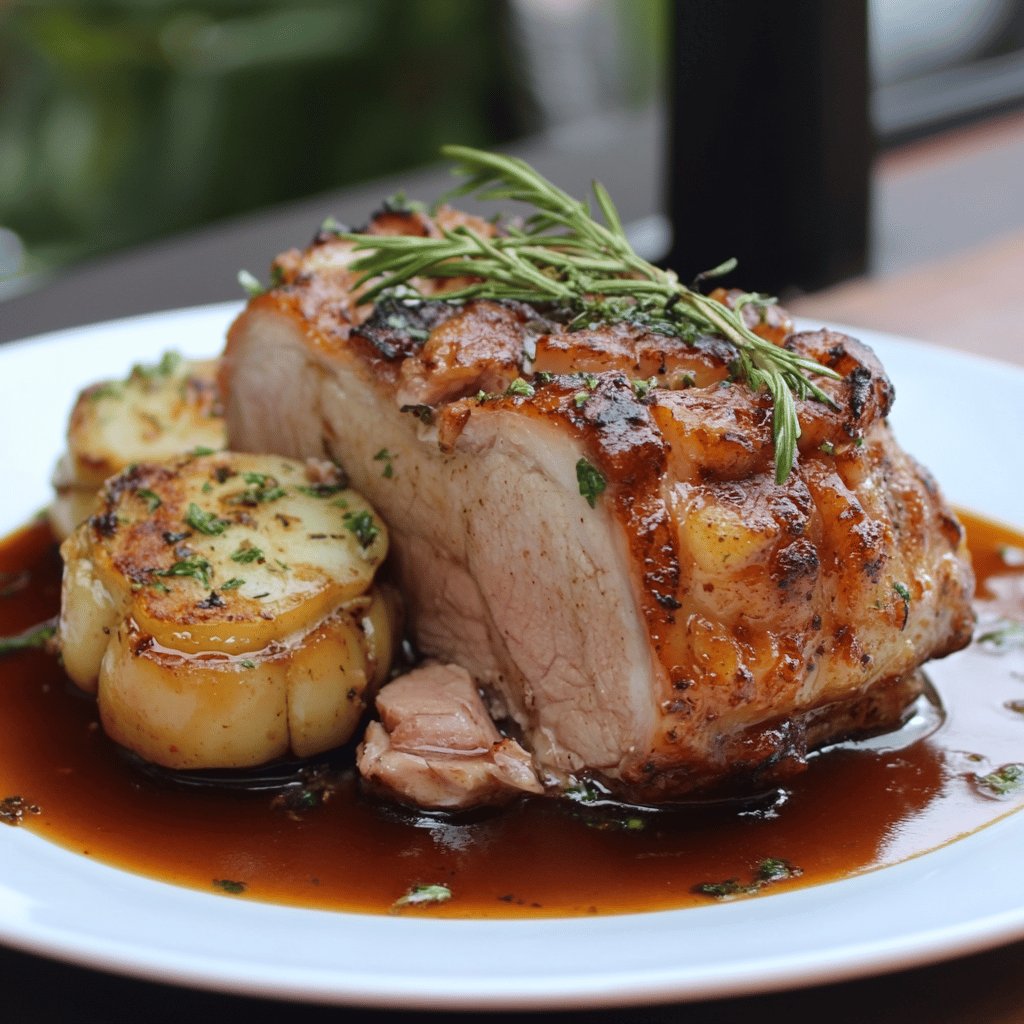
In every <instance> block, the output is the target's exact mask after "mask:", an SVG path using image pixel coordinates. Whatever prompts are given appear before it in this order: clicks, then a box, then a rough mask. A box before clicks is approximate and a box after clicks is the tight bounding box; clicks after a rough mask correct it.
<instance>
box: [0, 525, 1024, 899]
mask: <svg viewBox="0 0 1024 1024" xmlns="http://www.w3.org/2000/svg"><path fill="white" fill-rule="evenodd" d="M963 518H964V521H965V523H966V525H967V529H968V535H969V537H970V541H971V550H972V554H973V557H974V562H975V568H976V571H977V572H978V576H979V599H980V600H979V609H980V612H981V616H982V623H983V625H982V626H981V627H979V633H983V632H985V631H986V628H987V627H986V626H985V625H984V623H985V621H986V619H987V618H989V617H1004V618H1011V619H1016V620H1018V621H1024V536H1022V535H1020V534H1017V533H1014V532H1012V531H1010V530H1006V529H1003V528H1000V527H997V526H994V525H992V524H989V523H986V522H984V521H982V520H980V519H977V518H976V517H973V516H970V515H965V516H964V517H963ZM0 572H2V573H3V574H4V575H3V576H0V635H11V634H13V633H16V632H19V631H20V630H22V629H24V628H26V627H28V626H31V625H33V624H35V623H37V622H39V621H41V620H43V619H46V618H48V617H49V616H51V615H53V614H55V612H56V611H57V608H58V605H59V596H60V594H59V590H60V560H59V557H58V555H57V553H56V550H55V548H54V546H53V544H52V541H51V539H50V536H49V533H48V531H47V529H46V528H45V527H43V526H33V527H30V528H27V529H25V530H23V531H21V532H19V533H18V534H15V535H14V536H13V537H11V538H9V539H8V540H7V541H6V542H4V543H3V545H2V546H0ZM926 673H927V676H928V678H929V679H930V680H931V681H932V683H933V684H934V686H935V689H936V690H937V691H938V693H939V695H940V698H941V703H942V705H943V706H944V708H945V712H946V715H947V718H946V720H945V722H944V723H942V724H941V725H940V726H939V727H938V728H937V729H934V731H932V732H931V734H930V735H928V736H927V738H924V739H919V740H917V741H916V742H911V741H912V740H913V737H914V736H915V735H917V734H920V733H923V732H927V730H928V728H929V723H931V725H932V726H934V724H935V722H936V721H937V718H936V716H937V715H938V714H939V712H937V711H936V710H935V708H933V707H929V706H928V705H927V704H925V703H924V702H922V704H921V715H919V716H918V717H917V719H915V720H914V721H912V722H911V724H910V725H909V726H908V728H907V729H905V730H904V731H903V732H902V733H901V734H899V735H897V736H896V737H891V738H883V739H882V740H880V741H877V742H876V745H875V748H874V749H866V748H865V747H864V746H863V745H862V746H861V747H858V748H851V749H847V748H842V749H834V750H831V751H828V752H826V753H824V754H822V755H819V756H817V757H815V758H814V759H813V760H812V762H811V764H810V766H809V768H808V770H807V771H806V772H804V773H803V774H802V775H801V776H799V777H798V778H796V779H795V780H794V782H793V784H792V786H791V787H790V788H788V789H786V790H780V791H775V792H773V793H770V794H765V795H763V796H762V797H761V798H759V799H757V800H752V801H749V802H747V803H745V804H744V803H734V804H729V805H716V806H709V805H704V806H701V805H693V806H690V807H687V808H683V809H678V810H672V811H661V812H646V811H643V810H635V809H632V808H622V807H602V806H599V805H594V804H577V803H570V802H567V801H550V800H543V799H534V800H530V801H526V802H524V803H522V804H519V805H516V806H514V807H512V808H507V809H504V810H501V811H493V812H488V813H487V814H484V815H478V816H476V817H474V818H473V819H471V820H467V819H451V818H433V817H430V816H425V815H420V816H414V815H411V814H408V813H406V812H402V811H398V810H396V809H395V808H393V807H391V806H389V805H387V804H384V803H382V802H379V801H376V800H374V799H372V798H370V797H367V796H366V795H364V794H363V793H362V792H361V791H360V787H359V784H358V780H357V779H356V778H355V776H354V773H353V771H352V769H351V768H350V767H348V766H347V764H346V762H345V755H344V753H343V754H342V757H341V759H340V761H339V762H338V763H337V764H336V765H335V767H334V769H332V774H331V775H330V778H331V779H332V782H333V784H334V788H333V790H332V792H331V794H330V799H328V800H326V801H325V802H320V803H317V804H316V805H315V806H312V807H303V806H301V801H300V800H296V799H294V798H295V797H297V795H298V788H297V787H296V788H293V789H292V790H288V791H287V792H289V793H291V794H292V798H293V799H292V801H291V802H292V806H291V808H290V809H289V807H288V806H284V804H285V803H286V802H285V801H284V800H283V799H282V796H281V791H271V790H265V789H264V790H259V789H241V788H234V789H217V788H211V787H195V786H185V785H181V784H176V783H174V782H172V781H168V780H167V779H165V778H160V777H154V776H153V775H151V774H149V773H147V772H144V771H142V770H140V769H139V767H138V766H137V765H133V764H131V763H130V762H129V761H128V759H127V758H126V757H125V756H124V755H123V754H122V753H121V752H119V751H118V750H117V749H116V748H115V747H114V746H113V744H111V743H110V742H109V741H108V740H107V739H106V737H105V736H104V734H103V732H102V729H101V728H100V726H99V723H98V720H97V714H96V706H95V703H94V701H93V700H92V699H91V698H87V697H85V696H83V695H80V694H79V693H78V691H77V690H75V689H74V687H72V686H71V684H70V683H68V682H67V681H66V679H65V678H64V676H63V674H62V672H61V670H60V668H59V666H58V665H57V663H56V661H55V659H53V658H52V657H51V656H49V655H47V654H45V653H43V652H41V651H29V652H24V653H18V654H12V655H9V656H7V657H5V658H3V660H2V661H0V721H2V723H3V726H2V733H0V737H2V738H0V799H3V798H5V797H12V796H15V795H17V796H19V797H21V798H22V800H23V801H24V802H25V803H26V804H31V805H35V806H37V807H38V808H39V813H38V814H35V813H27V814H26V815H25V817H24V818H23V821H22V827H25V828H28V829H30V830H31V831H33V832H34V833H36V834H38V835H39V836H41V837H43V838H45V839H48V840H51V841H53V842H56V843H59V844H60V845H62V846H65V847H67V848H68V849H71V850H73V851H75V852H77V853H80V854H82V855H84V856H88V857H93V858H95V859H97V860H99V861H102V862H104V863H107V864H112V865H115V866H117V867H121V868H124V869H126V870H128V871H133V872H137V873H140V874H143V875H148V876H151V877H154V878H158V879H161V880H163V881H167V882H171V883H174V884H178V885H184V886H190V887H194V888H197V889H202V890H206V891H210V892H218V893H223V894H225V898H233V899H254V900H259V901H265V902H277V903H288V904H294V905H300V906H309V907H317V908H321V909H333V910H349V911H358V912H367V913H386V912H388V911H389V910H391V909H392V907H393V905H394V902H395V900H396V899H398V898H399V897H401V896H402V895H403V894H404V893H406V892H407V891H408V890H409V889H410V888H411V887H413V886H416V885H423V884H434V883H441V884H444V885H446V886H448V888H449V889H450V890H451V892H452V899H451V900H449V901H448V902H445V903H443V904H432V905H429V906H421V907H415V908H407V909H405V910H403V911H402V912H403V913H410V914H431V915H437V916H446V917H477V918H482V917H526V916H565V915H570V916H572V915H584V914H610V913H623V912H632V911H645V910H660V909H669V908H677V907H684V906H690V905H695V904H704V903H707V902H709V900H711V899H713V898H714V897H711V896H708V895H706V894H702V893H700V892H697V891H695V887H699V886H700V885H701V884H702V883H720V882H724V881H726V880H729V879H735V880H737V882H738V883H739V884H740V885H741V886H742V885H744V884H745V883H749V882H751V881H752V880H753V879H754V878H755V877H756V876H757V873H758V870H759V866H760V865H762V864H763V863H764V862H765V861H767V860H781V861H785V862H787V863H788V864H789V865H791V866H792V867H795V868H797V869H799V872H800V874H799V875H798V876H797V877H793V878H789V879H785V880H782V881H777V882H772V883H771V884H770V885H767V886H765V887H764V888H762V889H760V890H759V891H760V892H772V891H781V890H782V889H784V888H786V887H791V886H795V885H808V884H818V883H821V882H827V881H831V880H834V879H837V878H842V877H845V876H849V875H852V874H857V873H859V872H863V871H866V870H870V869H872V868H876V867H880V866H883V865H886V864H892V863H895V862H897V861H901V860H905V859H906V858H908V857H911V856H914V855H916V854H919V853H922V852H925V851H927V850H930V849H934V848H935V847H937V846H940V845H942V844H944V843H947V842H950V841H952V840H954V839H956V838H958V837H959V836H962V835H964V834H965V833H969V832H972V831H974V830H976V829H978V828H980V827H982V826H984V825H986V824H988V823H990V822H992V821H995V820H997V819H998V818H1001V817H1003V816H1004V815H1006V814H1008V813H1011V812H1012V811H1015V810H1017V809H1018V808H1019V807H1020V806H1021V805H1022V804H1024V789H1017V790H1015V791H1014V792H1012V793H1010V794H1007V795H1003V796H998V795H995V794H994V793H992V792H990V791H989V790H987V789H986V787H985V786H983V785H979V784H978V779H980V778H983V777H984V776H986V775H988V774H989V773H991V772H993V771H994V770H996V769H998V768H1000V767H1001V766H1003V765H1006V764H1016V763H1019V762H1024V643H1016V644H1015V643H1008V644H993V643H976V644H974V645H973V646H972V647H971V648H970V649H968V650H967V651H964V652H961V653H959V654H957V655H954V656H953V657H951V658H947V659H945V660H943V661H938V662H933V663H931V664H929V665H928V666H927V668H926ZM915 730H916V732H915ZM894 747H896V748H898V749H893V748H894ZM350 757H351V755H350V753H349V760H350ZM2 838H3V837H2V836H0V841H2ZM235 883H242V886H244V888H243V889H241V890H240V887H239V886H238V885H236V884H235Z"/></svg>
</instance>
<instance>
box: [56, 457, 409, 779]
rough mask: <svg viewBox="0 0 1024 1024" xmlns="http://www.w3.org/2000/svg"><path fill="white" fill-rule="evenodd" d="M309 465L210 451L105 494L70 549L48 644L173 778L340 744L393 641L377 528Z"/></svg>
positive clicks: (118, 728) (127, 739) (138, 469)
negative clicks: (53, 638) (380, 583)
mask: <svg viewBox="0 0 1024 1024" xmlns="http://www.w3.org/2000/svg"><path fill="white" fill-rule="evenodd" d="M323 480H324V477H323V473H322V472H320V471H318V472H316V473H310V472H309V471H308V469H307V467H306V465H304V464H303V463H300V462H296V461H294V460H289V459H283V458H279V457H277V456H264V455H259V456H257V455H241V454H234V453H226V452H225V453H218V454H213V455H203V456H195V457H184V458H181V459H179V460H177V461H175V462H171V463H164V464H143V465H139V466H135V467H133V468H131V469H128V470H125V471H124V472H123V473H121V474H120V475H119V476H116V477H113V478H112V479H111V480H110V481H108V483H107V486H106V488H105V489H104V491H103V493H102V495H101V499H102V505H101V508H100V509H99V511H98V512H97V513H96V514H95V515H93V516H92V517H91V518H90V519H89V520H88V521H87V522H86V523H83V524H82V525H81V526H80V527H79V528H78V529H77V530H76V531H75V532H74V533H73V534H72V535H71V536H70V537H69V538H68V539H67V540H66V541H65V542H64V544H63V545H62V547H61V554H62V555H63V557H64V561H65V570H64V585H63V595H62V598H63V599H62V607H61V617H60V626H59V629H58V638H59V642H60V645H61V651H62V654H63V658H64V664H65V667H66V669H67V672H68V675H69V676H70V677H71V679H72V680H73V681H74V682H75V683H77V684H78V686H80V687H81V688H82V689H84V690H87V691H90V692H95V693H96V694H97V696H98V699H99V708H100V717H101V720H102V722H103V726H104V728H105V730H106V731H107V733H108V734H109V735H110V736H111V737H112V738H113V739H115V740H116V741H117V742H119V743H121V744H123V745H124V746H126V747H128V748H130V749H131V750H134V751H135V752H136V753H138V754H140V755H141V756H142V757H144V758H146V759H147V760H150V761H153V762H156V763H157V764H162V765H165V766H168V767H174V768H204V767H241V766H248V765H254V764H260V763H263V762H265V761H268V760H271V759H273V758H275V757H278V756H281V755H283V754H286V753H288V752H291V753H292V754H295V755H298V756H309V755H311V754H315V753H318V752H320V751H322V750H326V749H329V748H331V747H334V746H338V745H339V744H341V743H344V742H346V741H347V740H348V739H349V738H350V737H351V736H352V733H353V731H354V730H355V728H356V726H357V724H358V722H359V720H360V718H361V715H362V712H363V709H364V707H365V706H366V704H367V703H368V702H369V701H370V700H371V699H372V695H373V692H374V691H375V688H376V687H377V686H378V685H379V684H380V682H381V681H382V680H383V678H385V677H386V675H387V672H388V668H389V666H390V662H391V657H392V652H393V651H394V649H395V645H396V643H397V636H398V633H399V624H398V614H399V610H398V602H397V598H396V595H395V594H394V592H393V591H391V590H390V589H389V588H386V587H380V588H377V587H374V586H373V578H374V574H375V572H376V570H377V568H378V566H379V565H380V563H381V562H382V561H383V559H384V556H385V555H386V553H387V531H386V529H385V527H384V524H383V523H382V522H381V520H380V519H378V518H377V516H376V515H375V514H374V511H373V509H372V508H370V506H369V505H368V504H367V503H366V502H365V501H364V500H363V499H362V498H361V497H360V496H359V495H358V494H356V493H355V492H353V491H350V490H346V489H344V488H342V487H341V486H340V485H338V484H332V483H324V482H323Z"/></svg>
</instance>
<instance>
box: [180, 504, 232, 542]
mask: <svg viewBox="0 0 1024 1024" xmlns="http://www.w3.org/2000/svg"><path fill="white" fill-rule="evenodd" d="M185 522H186V523H188V525H189V526H191V527H192V529H193V530H198V531H199V532H200V533H205V534H206V535H207V536H208V537H217V536H219V535H220V534H222V533H223V532H224V531H225V530H226V529H227V528H228V527H229V526H230V525H231V524H230V523H229V522H228V521H227V520H226V519H220V518H218V517H217V516H215V515H214V514H213V513H212V512H204V511H203V510H202V509H201V508H200V507H199V506H198V505H197V504H196V503H195V502H194V501H191V502H189V506H188V511H187V512H186V513H185Z"/></svg>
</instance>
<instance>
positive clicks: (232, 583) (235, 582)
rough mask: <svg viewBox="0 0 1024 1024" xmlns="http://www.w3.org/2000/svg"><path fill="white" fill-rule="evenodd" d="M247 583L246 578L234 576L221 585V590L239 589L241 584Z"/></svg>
mask: <svg viewBox="0 0 1024 1024" xmlns="http://www.w3.org/2000/svg"><path fill="white" fill-rule="evenodd" d="M244 583H245V580H240V579H239V578H238V577H237V576H232V577H231V579H229V580H228V581H227V582H226V583H222V584H221V585H220V589H221V590H237V589H238V588H239V587H240V586H242V585H243V584H244Z"/></svg>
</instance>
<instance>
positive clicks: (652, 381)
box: [633, 377, 658, 398]
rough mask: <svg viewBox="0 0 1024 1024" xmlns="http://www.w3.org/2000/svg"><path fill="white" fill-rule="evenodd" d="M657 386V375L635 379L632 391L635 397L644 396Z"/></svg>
mask: <svg viewBox="0 0 1024 1024" xmlns="http://www.w3.org/2000/svg"><path fill="white" fill-rule="evenodd" d="M657 386H658V379H657V377H648V378H647V380H635V381H633V393H634V394H635V395H636V397H637V398H646V397H647V396H648V395H649V394H650V393H651V391H652V390H653V389H654V388H656V387H657Z"/></svg>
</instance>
